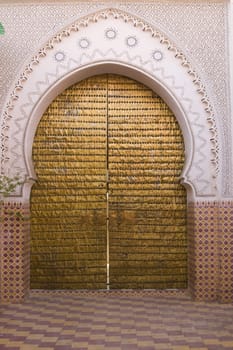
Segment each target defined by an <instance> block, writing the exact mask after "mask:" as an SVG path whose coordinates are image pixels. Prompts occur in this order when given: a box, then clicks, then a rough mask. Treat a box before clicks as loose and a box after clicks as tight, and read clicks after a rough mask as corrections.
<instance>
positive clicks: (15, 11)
mask: <svg viewBox="0 0 233 350" xmlns="http://www.w3.org/2000/svg"><path fill="white" fill-rule="evenodd" d="M110 7H114V8H115V9H118V10H120V11H124V12H126V13H129V14H131V15H133V16H134V17H135V18H139V19H142V20H143V21H144V23H148V24H149V25H151V26H152V27H154V28H155V29H156V30H158V31H159V32H160V33H162V34H163V35H164V37H166V38H168V39H169V44H168V46H169V45H171V46H174V47H175V48H176V49H177V50H178V52H179V55H180V54H181V58H182V59H183V58H184V57H185V60H183V63H182V62H180V63H182V64H183V68H185V66H186V68H188V70H191V73H190V72H189V74H190V76H192V77H193V79H194V80H195V82H194V84H197V89H199V90H200V94H203V96H202V97H203V100H204V101H203V108H204V109H205V108H206V109H207V111H204V110H203V112H201V111H200V114H201V115H202V116H203V118H202V119H203V120H202V122H203V125H204V124H205V122H204V118H205V119H206V116H205V114H206V113H207V114H208V113H209V121H208V118H207V119H206V120H207V124H208V123H209V126H208V125H206V130H210V133H211V135H210V134H209V132H206V133H205V135H202V136H201V137H202V141H203V143H206V144H208V145H209V146H208V147H209V148H208V149H209V150H207V149H206V151H204V157H206V159H209V163H210V164H207V162H206V165H205V166H204V165H203V167H202V168H201V172H202V173H204V174H207V175H208V174H210V176H212V175H211V174H213V187H216V188H215V189H212V190H211V191H209V190H208V191H206V192H204V193H202V195H203V196H204V197H205V198H206V199H208V198H209V195H210V194H211V196H210V198H213V197H216V198H217V199H219V198H220V199H221V198H233V182H232V179H233V176H232V175H233V165H232V164H233V159H232V147H233V145H232V139H233V137H232V134H233V130H232V122H231V110H232V109H231V104H232V102H231V103H230V95H232V90H231V93H230V84H229V70H230V69H231V68H230V67H229V62H232V60H231V61H230V60H229V50H230V53H231V55H232V44H231V42H232V41H231V40H230V36H229V28H230V27H231V23H232V2H231V4H230V2H227V1H220V0H219V1H185V0H184V1H161V2H160V1H155V2H137V3H135V2H114V3H112V2H110V1H106V2H94V1H93V2H78V3H77V2H68V3H67V2H66V3H62V2H61V1H59V2H51V3H46V2H43V3H40V4H36V3H29V4H26V3H25V4H22V3H21V4H14V2H11V3H10V4H9V3H8V4H7V3H6V4H0V18H1V19H2V20H1V21H2V23H3V24H4V27H5V30H6V33H5V35H4V36H3V37H1V55H0V82H1V85H0V91H1V94H0V112H2V115H1V120H2V121H3V120H5V121H6V119H7V118H8V121H7V123H5V124H4V123H1V136H2V140H3V141H4V142H6V144H7V143H8V146H7V147H8V148H10V147H11V144H12V147H11V149H12V150H13V153H14V156H15V154H16V153H15V146H14V144H13V143H14V142H13V141H14V139H15V131H14V130H13V131H12V130H11V131H9V129H11V128H10V126H9V125H10V124H9V123H11V121H9V119H10V118H11V112H12V114H13V116H14V118H19V120H21V119H20V108H21V107H20V106H19V102H17V98H18V99H19V100H20V99H21V100H23V99H24V97H25V98H27V97H28V95H27V94H26V91H27V90H26V89H25V90H24V86H26V83H25V81H24V78H25V76H24V75H23V78H22V74H23V73H24V72H25V67H26V66H27V65H28V64H29V63H30V62H32V56H34V55H37V54H38V52H39V49H40V48H41V47H43V46H44V45H45V43H46V42H47V41H48V40H49V39H51V38H52V37H53V36H54V35H56V33H58V32H59V31H61V29H62V28H65V27H67V28H68V27H69V26H70V25H71V24H72V23H74V22H75V21H77V20H79V19H80V18H82V17H84V16H87V15H88V14H92V13H95V12H96V11H99V10H104V9H107V8H110ZM231 35H232V34H231ZM97 39H98V38H96V37H95V30H94V31H93V35H92V39H91V40H92V41H93V42H94V43H95V44H98V45H101V43H98V41H97ZM229 43H230V48H229V47H228V45H229ZM117 47H118V46H117ZM63 48H64V50H66V49H67V50H68V51H69V49H68V46H67V47H63ZM112 48H114V46H113V47H112ZM101 50H102V48H101ZM71 51H72V50H71ZM144 51H145V50H144ZM116 52H117V50H116ZM130 52H132V50H131V51H130ZM152 53H153V50H151V55H152ZM54 54H55V52H53V53H52V54H51V55H52V57H54ZM148 54H149V53H148ZM169 54H170V53H169ZM178 61H179V59H178ZM50 63H51V62H50ZM167 64H169V63H167ZM36 65H37V63H36V60H35V62H34V63H32V66H33V70H34V71H36V69H37V68H36ZM169 67H170V64H169ZM34 68H35V69H34ZM192 69H193V70H194V71H195V74H193V75H192ZM44 72H45V71H44ZM47 73H48V72H47ZM173 73H175V74H176V75H177V78H178V75H179V72H178V70H177V69H176V68H173ZM36 74H38V77H39V76H40V70H38V71H37V73H36ZM34 78H35V76H34ZM30 79H32V78H30ZM231 82H232V69H231ZM31 83H32V81H31ZM34 83H35V84H36V81H35V82H34ZM232 86H233V84H231V89H232ZM15 87H16V88H15ZM27 89H29V90H30V84H29V85H28V84H27ZM28 93H29V92H28ZM18 95H19V96H18ZM12 96H13V98H12ZM17 96H18V97H17ZM9 101H10V102H9ZM9 103H10V104H9ZM11 103H14V104H17V103H18V105H17V106H18V107H17V108H18V109H17V108H15V109H14V108H13V107H12V108H11ZM6 110H7V113H8V116H7V118H6V117H5V113H6ZM4 118H5V119H4ZM14 118H13V119H14ZM17 123H18V125H20V128H21V127H23V122H22V120H21V121H20V122H19V121H18V122H17ZM198 123H199V122H198ZM11 125H13V124H11ZM197 127H198V126H197ZM23 130H24V129H22V130H21V131H22V133H23ZM196 132H197V134H198V133H199V131H198V129H196ZM9 140H10V141H9ZM4 142H3V143H2V144H3V146H2V149H1V150H2V153H4V156H5V158H4V161H3V162H2V168H1V169H3V168H4V169H7V168H8V169H9V168H12V166H11V164H12V161H13V159H12V154H11V155H10V156H9V155H8V154H7V152H6V149H5V148H4V147H5V146H4V144H5V143H4ZM23 147H25V145H23ZM196 149H198V147H197V148H196ZM203 150H204V148H203ZM210 150H211V152H212V155H211V154H208V152H209V151H210ZM201 157H202V156H201V155H200V157H199V159H198V160H197V161H195V160H194V161H193V164H196V165H197V167H198V166H200V161H201ZM8 158H11V160H10V161H11V163H10V162H9V161H8ZM202 162H203V164H204V163H205V161H203V159H202ZM7 163H9V164H8V165H7ZM13 164H14V162H13ZM19 168H20V167H19ZM210 168H211V169H210ZM4 171H5V170H4ZM193 174H194V173H193ZM195 176H196V175H195V174H194V175H193V180H192V181H196V182H198V180H199V178H198V175H197V176H196V180H195ZM208 176H209V175H208ZM208 176H207V177H208ZM207 181H209V180H207ZM215 183H216V184H215ZM207 187H208V186H207ZM207 187H206V188H207Z"/></svg>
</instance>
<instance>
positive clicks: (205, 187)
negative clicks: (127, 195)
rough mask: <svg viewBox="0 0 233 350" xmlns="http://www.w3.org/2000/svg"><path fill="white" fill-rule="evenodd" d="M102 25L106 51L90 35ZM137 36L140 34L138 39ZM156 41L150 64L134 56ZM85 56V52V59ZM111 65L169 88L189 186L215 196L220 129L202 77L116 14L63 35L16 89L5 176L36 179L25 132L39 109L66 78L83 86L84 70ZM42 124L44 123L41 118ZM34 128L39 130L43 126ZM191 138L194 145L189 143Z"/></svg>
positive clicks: (7, 116) (153, 35) (5, 144)
mask: <svg viewBox="0 0 233 350" xmlns="http://www.w3.org/2000/svg"><path fill="white" fill-rule="evenodd" d="M103 23H104V24H103ZM112 23H113V26H111V24H112ZM101 24H103V25H104V26H105V36H106V39H107V40H106V42H105V44H104V45H103V44H102V43H103V40H102V42H97V43H95V44H96V47H94V46H93V45H90V43H92V41H93V40H89V39H88V30H89V28H91V29H90V33H89V34H91V33H92V34H93V28H94V31H96V29H97V28H98V26H99V27H101ZM115 26H119V27H120V28H121V27H123V26H126V29H127V31H129V33H128V32H126V33H125V34H126V36H125V38H124V45H125V46H124V48H122V46H120V45H119V42H118V44H114V45H113V41H114V39H116V40H119V37H120V35H118V32H117V30H116V31H115ZM121 29H122V28H121ZM133 30H134V32H136V34H138V38H137V35H136V34H135V33H134V32H133ZM118 31H119V29H118ZM132 32H133V34H131V33H132ZM79 33H82V37H80V38H79V51H80V52H79V53H80V54H79V58H78V59H77V56H78V54H77V53H75V54H74V49H73V47H72V50H71V51H70V46H69V45H70V44H69V42H70V39H71V38H72V40H73V41H72V44H73V45H74V37H75V36H78V35H79ZM98 33H100V31H99V32H98ZM113 34H114V35H113ZM149 37H150V39H149ZM93 38H94V37H93ZM150 40H153V41H154V45H152V47H154V48H153V49H150V51H151V54H150V57H149V56H148V55H147V57H146V58H145V55H144V52H143V53H141V54H134V53H133V51H132V50H136V49H137V47H138V46H139V45H138V43H144V41H145V42H149V41H150ZM97 41H98V40H97ZM67 42H68V46H67ZM76 42H77V39H76ZM76 46H77V45H76ZM91 46H92V47H91ZM55 50H56V52H54V51H55ZM76 50H77V47H76ZM82 50H85V52H83V53H82ZM141 50H142V49H141ZM69 51H70V52H69ZM140 52H142V51H140ZM72 56H73V57H72ZM166 59H168V60H167V61H166ZM52 61H53V64H52V65H51V62H52ZM109 62H111V63H112V64H114V65H116V66H117V65H118V66H124V67H126V68H127V66H128V68H129V70H130V69H131V70H132V71H133V70H135V71H138V70H140V72H141V76H143V75H144V76H147V77H149V78H148V79H147V81H149V80H151V81H153V80H154V81H155V82H156V84H157V87H158V86H161V87H163V88H162V89H161V91H162V90H163V91H165V90H166V93H165V95H167V100H168V101H166V102H168V104H169V99H170V100H171V101H172V100H173V102H174V103H173V104H174V105H176V106H178V105H179V108H180V111H179V112H178V113H177V115H176V116H177V119H178V120H179V114H182V112H183V117H182V116H181V117H180V119H181V120H179V122H180V125H181V128H182V130H183V134H184V139H185V142H186V146H187V145H188V146H187V148H188V152H187V159H188V162H187V163H188V164H186V166H185V169H184V171H183V174H182V177H183V182H184V183H185V184H188V185H190V186H191V187H192V189H193V190H194V193H195V195H196V196H215V193H216V178H217V175H218V172H219V167H218V164H219V145H218V136H217V128H216V123H215V118H214V112H213V108H212V106H211V103H210V101H209V98H208V96H207V94H206V91H205V87H204V85H203V84H202V82H201V80H200V78H199V77H198V74H197V73H196V71H195V70H194V69H193V68H192V67H191V65H190V63H189V62H188V60H187V59H186V58H185V56H184V54H183V53H182V52H181V51H179V50H178V49H177V48H176V47H175V46H174V45H173V43H172V42H170V41H169V40H168V39H167V38H166V37H165V36H164V35H163V34H162V33H161V32H159V31H157V30H156V29H155V28H153V27H152V26H151V25H150V24H148V23H146V22H144V21H142V20H141V19H139V18H137V17H135V16H132V15H130V14H128V13H125V12H123V11H120V10H116V9H112V8H111V9H106V10H104V11H99V12H97V13H95V14H93V15H89V16H86V17H84V18H82V19H80V20H78V21H77V22H75V23H73V24H72V25H71V26H69V27H67V28H66V29H64V30H63V31H61V32H60V33H58V34H57V35H56V36H54V37H53V38H52V39H51V40H49V42H47V44H46V45H45V46H44V47H43V48H41V49H40V50H39V51H38V53H37V55H35V56H34V57H33V58H32V60H31V62H30V63H29V64H28V65H27V66H26V68H25V70H24V72H23V73H22V74H21V75H20V77H19V79H18V81H17V82H16V84H15V87H14V89H13V91H12V93H11V95H10V98H9V101H8V103H7V105H6V108H5V111H4V114H3V121H2V132H1V141H2V147H1V150H2V157H1V169H2V170H1V172H2V173H8V172H9V169H11V171H12V169H13V168H15V170H18V171H20V172H21V173H24V174H25V178H31V177H33V171H32V169H31V166H30V160H29V159H27V158H30V154H27V152H25V149H24V145H25V137H27V134H28V133H27V132H26V133H25V130H26V128H28V126H30V118H32V114H33V113H34V109H35V106H36V105H37V104H38V103H39V102H40V100H41V99H42V98H43V96H45V95H46V94H47V92H48V91H49V89H50V88H52V87H53V86H55V85H56V84H57V83H58V82H59V81H60V82H61V85H62V86H63V87H64V81H65V80H66V77H67V76H68V75H70V74H72V72H73V74H74V75H77V80H78V79H79V77H78V69H80V68H85V67H88V66H90V65H92V66H96V65H99V64H102V65H105V66H107V63H109ZM168 63H169V65H173V70H172V69H170V71H169V69H168V67H169V65H168ZM48 67H49V71H48V70H47V69H48ZM108 67H110V65H108ZM174 67H175V69H174ZM110 70H111V69H110ZM76 73H77V74H76ZM142 80H143V79H142ZM68 85H69V84H68ZM68 85H67V86H68ZM187 91H188V93H187ZM190 92H191V95H190ZM161 94H162V93H161ZM165 95H164V96H165ZM197 95H198V96H199V97H197ZM162 97H163V96H162ZM165 100H166V96H165ZM170 104H172V103H170ZM40 117H41V115H40ZM34 118H36V117H35V116H34ZM37 119H38V120H37V123H38V122H39V117H38V116H37ZM33 123H34V129H35V126H36V125H37V124H36V123H35V122H33ZM182 124H183V127H182ZM34 131H35V130H34ZM25 135H26V136H25ZM206 136H207V137H206ZM190 138H191V139H192V140H189V139H190ZM31 141H32V140H31ZM213 183H214V186H212V184H213ZM21 194H22V192H20V191H19V192H18V193H17V195H18V196H21Z"/></svg>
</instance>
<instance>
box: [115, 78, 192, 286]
mask: <svg viewBox="0 0 233 350" xmlns="http://www.w3.org/2000/svg"><path fill="white" fill-rule="evenodd" d="M108 138H109V139H108V164H109V229H110V235H109V237H110V242H109V248H110V254H109V255H110V286H111V288H185V287H186V286H187V243H186V193H185V190H184V188H183V187H182V186H181V185H180V184H179V176H180V174H181V170H182V167H183V163H184V150H183V148H184V146H183V139H182V135H181V131H180V128H179V126H178V124H177V121H176V119H175V117H174V115H173V114H172V113H171V111H170V110H169V109H168V107H167V106H166V105H165V103H164V102H163V101H162V100H161V98H159V97H158V96H156V95H154V94H153V92H152V91H150V90H149V89H147V88H146V87H144V86H142V85H141V84H139V83H136V82H134V81H132V80H129V79H126V78H124V79H123V78H122V77H118V76H111V77H109V80H108Z"/></svg>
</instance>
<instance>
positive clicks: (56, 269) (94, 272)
mask: <svg viewBox="0 0 233 350" xmlns="http://www.w3.org/2000/svg"><path fill="white" fill-rule="evenodd" d="M106 79H107V77H106V76H98V77H92V78H91V79H87V80H85V81H83V82H81V83H79V84H77V85H74V86H73V87H71V88H69V89H67V90H66V91H65V92H64V93H62V94H61V95H59V96H58V97H57V99H56V100H55V101H54V102H53V103H52V104H51V105H50V106H49V108H48V110H47V111H46V113H45V114H44V115H43V117H42V119H41V121H40V123H39V126H38V128H37V132H36V136H35V140H34V145H33V161H34V166H35V171H36V174H37V178H38V181H37V183H36V184H35V185H34V186H33V189H32V194H31V216H32V217H31V288H33V289H105V288H106V275H107V271H106V260H107V257H106V246H107V242H106V211H107V202H106V168H107V165H106V142H107V137H106V134H107V129H106V126H107V124H106V116H107V84H106Z"/></svg>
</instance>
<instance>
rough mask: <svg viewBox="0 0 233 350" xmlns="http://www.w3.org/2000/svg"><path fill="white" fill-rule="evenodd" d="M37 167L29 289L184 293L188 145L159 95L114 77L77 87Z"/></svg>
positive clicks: (58, 108) (58, 110) (46, 121)
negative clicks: (183, 175)
mask: <svg viewBox="0 0 233 350" xmlns="http://www.w3.org/2000/svg"><path fill="white" fill-rule="evenodd" d="M33 161H34V165H35V170H36V173H37V177H38V181H37V183H36V184H35V185H34V186H33V189H32V194H31V288H32V289H171V288H172V289H173V288H175V289H179V288H182V289H183V288H187V237H186V236H187V234H186V191H185V189H184V188H183V186H182V185H180V183H179V176H180V174H181V171H182V168H183V164H184V144H183V138H182V134H181V130H180V128H179V125H178V123H177V121H176V118H175V116H174V115H173V114H172V112H171V111H170V110H169V108H168V107H167V105H166V104H165V103H164V102H163V100H162V99H161V98H160V97H159V96H157V95H155V94H154V92H152V91H151V90H150V89H148V88H147V87H145V86H144V85H142V84H141V83H138V82H136V81H134V80H131V79H128V78H126V77H122V76H117V75H109V74H106V75H101V76H95V77H92V78H89V79H86V80H84V81H82V82H80V83H78V84H76V85H74V86H72V87H71V88H69V89H67V90H66V91H65V92H63V93H62V94H61V95H59V96H58V97H57V98H56V99H55V100H54V102H53V103H52V104H51V105H50V106H49V108H48V110H47V111H46V113H45V114H44V116H43V117H42V119H41V121H40V123H39V126H38V128H37V132H36V136H35V139H34V144H33Z"/></svg>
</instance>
